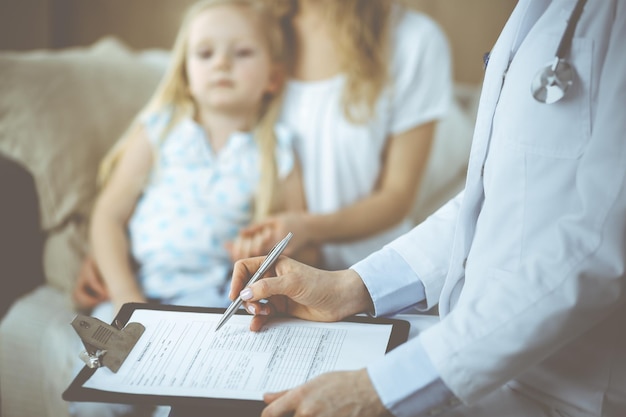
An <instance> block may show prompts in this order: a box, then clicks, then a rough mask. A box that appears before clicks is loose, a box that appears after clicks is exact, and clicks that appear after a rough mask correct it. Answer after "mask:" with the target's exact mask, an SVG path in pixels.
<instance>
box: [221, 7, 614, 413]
mask: <svg viewBox="0 0 626 417" xmlns="http://www.w3.org/2000/svg"><path fill="white" fill-rule="evenodd" d="M625 43H626V0H589V1H588V2H586V4H585V1H584V0H553V1H549V0H520V1H519V3H518V5H517V7H516V8H515V10H514V11H513V14H512V15H511V17H510V19H509V21H508V22H507V24H506V26H505V28H504V29H503V31H502V34H501V36H500V38H499V39H498V41H497V43H496V45H495V47H494V48H493V51H492V53H491V58H490V60H489V63H488V66H487V70H486V76H485V83H484V87H483V92H482V97H481V103H480V109H479V114H478V120H477V124H476V131H475V135H474V143H473V149H472V153H471V157H470V161H469V168H468V173H467V183H466V187H465V190H464V192H462V193H461V194H460V195H459V196H457V197H456V198H455V199H453V200H452V201H450V202H449V203H448V204H446V205H445V206H444V207H442V208H441V209H440V210H438V211H437V212H436V213H435V214H434V215H433V216H431V217H430V218H429V219H428V220H427V221H425V222H424V223H423V224H421V225H419V226H418V227H416V228H415V229H413V230H412V231H411V232H409V233H407V234H406V235H404V236H402V237H400V238H399V239H397V240H396V241H394V242H392V243H391V244H389V245H388V246H386V247H385V248H383V249H382V250H380V251H379V252H376V253H374V254H373V255H371V256H369V257H368V258H366V259H365V260H363V261H361V262H359V263H357V264H356V265H354V266H353V267H352V268H351V269H349V270H344V271H334V272H326V271H320V270H317V269H313V268H310V267H306V266H304V265H302V264H299V263H297V262H295V261H293V260H291V259H288V258H285V257H283V258H281V260H280V261H279V262H278V263H277V264H276V266H275V268H274V270H273V271H271V273H270V274H268V275H271V276H272V277H268V278H266V279H262V280H260V281H258V282H257V283H255V284H254V285H252V286H251V287H250V288H247V289H244V285H245V283H246V282H247V280H248V279H249V277H250V272H254V271H255V270H256V268H257V267H258V265H259V263H260V262H261V260H262V258H253V259H248V260H245V261H241V262H239V263H237V265H236V267H235V271H234V274H233V283H232V291H231V294H230V295H231V298H234V297H236V296H237V295H238V294H239V293H240V291H241V295H242V297H243V298H244V299H247V300H248V301H247V303H246V306H247V309H248V311H250V312H254V313H256V316H255V318H254V320H253V322H252V329H253V330H258V329H259V328H260V327H261V326H262V324H263V323H264V322H265V320H267V319H268V318H269V317H271V315H272V314H276V313H289V314H292V315H295V316H299V317H303V318H307V319H311V320H322V321H330V320H339V319H341V318H343V317H345V316H348V315H350V314H355V313H359V312H371V313H373V314H375V315H378V316H380V315H389V314H393V313H396V312H399V311H401V310H402V309H404V308H406V307H409V306H414V307H416V308H417V309H421V310H427V309H429V308H431V307H433V306H435V305H439V311H440V314H441V320H440V321H438V322H437V323H436V324H434V325H433V326H432V327H429V328H428V329H426V330H425V331H423V332H422V333H421V334H420V335H419V336H418V337H416V338H414V339H412V340H410V341H409V342H407V343H405V344H404V345H402V346H400V347H398V348H397V349H395V350H394V351H392V352H390V353H389V354H388V355H386V356H385V357H384V358H383V359H382V360H380V361H379V362H377V363H373V364H371V365H370V366H369V367H368V368H367V369H363V370H359V371H354V372H334V373H328V374H324V375H321V376H319V377H318V378H315V379H313V380H311V381H309V382H308V383H306V384H304V385H302V386H300V387H297V388H294V389H292V390H290V391H287V392H282V393H273V394H268V395H266V398H265V400H266V402H268V403H269V405H268V406H267V407H266V409H265V411H264V413H263V417H274V416H286V415H291V414H290V413H292V412H295V415H296V416H313V415H315V416H331V415H332V416H359V417H363V416H381V415H387V414H389V413H391V414H393V415H395V416H428V415H437V414H440V415H445V416H474V417H490V416H494V417H495V416H506V417H514V416H520V417H522V416H524V417H536V416H537V417H538V416H552V417H590V416H595V417H598V416H603V417H623V416H624V415H626V325H624V321H625V320H626V275H625V274H626V272H625V269H626V260H625V258H626V117H625V116H626V53H624V44H625ZM242 290H243V291H242ZM263 298H267V299H269V303H268V304H261V303H258V300H260V299H263Z"/></svg>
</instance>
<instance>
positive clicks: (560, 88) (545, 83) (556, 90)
mask: <svg viewBox="0 0 626 417" xmlns="http://www.w3.org/2000/svg"><path fill="white" fill-rule="evenodd" d="M573 83H574V69H573V68H572V66H571V65H570V64H569V63H568V62H567V61H566V60H564V59H560V58H555V60H554V62H552V63H550V64H548V65H546V66H545V67H544V68H542V69H541V70H540V71H539V72H538V73H537V75H535V78H534V79H533V82H532V84H531V86H530V91H531V93H532V95H533V97H534V98H535V100H537V101H539V102H541V103H546V104H552V103H556V102H557V101H559V100H560V99H562V98H563V97H564V96H565V92H566V91H567V89H568V88H569V87H570V86H571V85H572V84H573Z"/></svg>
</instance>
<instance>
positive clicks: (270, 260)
mask: <svg viewBox="0 0 626 417" xmlns="http://www.w3.org/2000/svg"><path fill="white" fill-rule="evenodd" d="M291 236H293V233H291V232H289V233H287V236H285V237H284V238H283V240H281V241H280V242H278V243H277V244H276V245H275V246H274V247H273V248H272V250H271V251H270V253H268V254H267V256H266V257H265V259H264V260H263V262H262V263H261V266H260V267H259V269H258V270H257V271H256V272H255V273H254V275H252V278H250V281H248V283H247V284H246V287H248V286H250V285H252V284H254V283H255V282H256V281H257V280H258V279H259V278H261V277H262V276H263V274H265V273H266V272H267V270H268V269H269V268H270V266H272V265H273V264H274V262H276V260H277V259H278V257H279V256H280V254H281V253H283V251H284V250H285V248H286V247H287V243H289V240H290V239H291ZM242 303H243V300H242V299H241V296H239V297H237V299H236V300H235V301H233V302H232V303H231V304H230V305H229V306H228V308H227V309H226V311H225V312H224V315H222V318H221V319H220V321H219V323H217V327H216V328H215V331H218V330H219V329H220V327H222V326H223V325H224V324H225V323H226V322H227V321H228V320H229V319H230V318H231V317H232V316H233V314H235V311H237V310H238V309H239V307H241V304H242Z"/></svg>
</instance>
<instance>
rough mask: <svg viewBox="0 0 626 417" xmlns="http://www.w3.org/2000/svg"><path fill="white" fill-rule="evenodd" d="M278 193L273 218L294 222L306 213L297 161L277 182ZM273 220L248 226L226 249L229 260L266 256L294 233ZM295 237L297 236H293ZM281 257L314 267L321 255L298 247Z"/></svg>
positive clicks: (311, 247) (315, 249) (311, 248)
mask: <svg viewBox="0 0 626 417" xmlns="http://www.w3.org/2000/svg"><path fill="white" fill-rule="evenodd" d="M277 193H278V194H277V204H276V209H275V213H276V214H275V215H274V216H278V217H282V216H287V217H290V216H291V215H293V216H295V217H296V218H297V217H298V216H302V215H303V214H304V213H306V209H307V204H306V196H305V192H304V185H303V181H302V170H301V168H300V164H299V163H298V161H297V160H296V161H295V163H294V168H293V170H292V171H291V172H290V173H289V175H287V176H286V177H285V178H284V179H282V180H281V181H279V183H278V187H277ZM274 216H272V217H270V218H268V219H267V220H262V221H261V222H259V223H256V224H254V225H251V226H250V227H248V228H246V229H244V230H243V231H242V232H241V233H240V235H239V236H238V237H237V240H236V241H235V242H234V243H233V244H232V246H230V247H229V250H230V253H231V258H232V259H233V260H234V261H236V260H239V259H244V258H249V257H251V256H261V255H265V254H267V252H268V251H269V250H271V248H272V246H273V245H274V244H275V243H276V242H278V241H280V240H281V239H282V238H284V237H285V236H286V235H287V233H288V232H293V230H291V229H289V228H288V227H289V226H288V224H284V223H282V222H274V221H272V219H273V218H274ZM296 233H299V232H295V233H294V234H296ZM284 253H285V254H286V255H290V256H292V257H294V258H295V259H297V260H299V261H300V262H303V263H306V264H308V265H314V266H315V265H319V264H320V256H321V253H320V250H319V247H318V246H317V245H305V246H298V247H296V246H295V245H289V246H288V247H287V248H286V249H285V252H284Z"/></svg>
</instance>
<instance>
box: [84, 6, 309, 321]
mask: <svg viewBox="0 0 626 417" xmlns="http://www.w3.org/2000/svg"><path fill="white" fill-rule="evenodd" d="M283 42H284V40H283V37H282V33H281V30H280V27H279V25H277V24H276V22H274V21H273V19H272V15H271V14H270V13H268V12H266V11H265V9H263V7H262V6H261V5H260V4H258V2H255V1H253V0H206V1H201V2H199V3H197V4H195V5H194V6H192V7H191V9H190V10H189V12H188V13H187V16H186V18H185V20H184V22H183V24H182V26H181V28H180V31H179V34H178V37H177V40H176V43H175V45H174V48H173V51H172V58H171V63H170V67H169V69H168V71H167V73H166V75H165V77H164V79H163V81H162V83H161V85H160V87H159V88H158V90H157V91H156V93H155V94H154V96H153V98H152V100H151V101H150V102H149V103H148V105H147V106H146V107H145V108H144V110H143V111H141V112H140V114H139V115H138V117H137V118H136V120H135V121H134V122H133V123H132V125H131V126H130V128H129V130H128V132H127V133H126V134H125V135H124V137H123V138H122V139H121V140H120V142H119V143H118V145H117V146H116V147H114V149H113V150H112V151H111V153H110V154H109V155H108V156H107V158H106V159H105V160H104V161H103V165H102V167H101V168H102V169H101V180H104V181H105V182H104V187H103V188H102V191H101V193H100V195H99V197H98V199H97V201H96V204H95V207H94V211H93V217H92V223H91V230H90V236H91V244H92V250H93V255H94V257H95V260H96V263H97V266H98V268H99V270H100V273H101V275H102V277H103V279H104V282H105V284H106V286H107V289H108V293H109V295H110V298H111V301H112V303H113V307H114V309H115V311H117V310H118V309H119V307H120V306H121V305H122V304H124V303H126V302H143V301H146V300H155V301H158V302H161V303H167V304H186V305H200V306H224V305H226V304H227V303H228V302H229V300H228V299H227V297H226V294H225V293H224V285H225V284H226V283H227V282H228V279H229V278H230V276H229V271H230V268H231V264H232V261H231V260H230V257H229V255H228V252H227V251H226V250H225V247H224V246H225V244H226V243H227V242H229V241H231V240H233V239H234V238H235V237H236V236H237V233H238V232H239V230H240V229H241V228H242V227H244V226H245V225H247V224H248V223H249V222H250V221H251V220H252V219H253V218H254V219H257V220H258V219H261V218H263V217H264V216H266V215H268V214H270V213H272V212H275V211H276V210H304V209H305V205H304V197H303V195H304V193H303V191H302V186H301V181H300V172H299V169H298V167H297V164H296V161H295V159H294V156H293V152H292V149H291V136H290V135H289V134H288V132H287V131H286V130H285V129H284V128H281V127H280V126H276V119H277V117H278V114H279V108H280V93H281V89H282V84H283V73H284V71H283V50H284V48H283ZM287 194H288V195H289V199H287V198H284V196H285V195H287ZM129 254H130V256H129ZM94 315H96V313H94Z"/></svg>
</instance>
